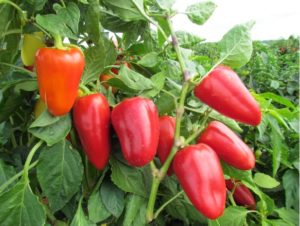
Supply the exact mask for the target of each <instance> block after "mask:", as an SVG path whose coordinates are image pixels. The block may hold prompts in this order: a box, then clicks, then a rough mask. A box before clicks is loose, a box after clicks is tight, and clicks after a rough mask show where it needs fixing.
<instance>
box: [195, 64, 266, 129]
mask: <svg viewBox="0 0 300 226" xmlns="http://www.w3.org/2000/svg"><path fill="white" fill-rule="evenodd" d="M194 94H195V96H196V97H197V98H199V99H200V100H201V101H202V102H203V103H205V104H207V105H208V106H210V107H211V108H213V109H215V110H216V111H218V112H220V113H221V114H223V115H225V116H227V117H229V118H232V119H234V120H237V121H239V122H242V123H246V124H249V125H252V126H257V125H258V124H259V123H260V122H261V111H260V108H259V105H258V104H257V102H256V101H255V99H254V98H253V96H252V95H251V94H250V92H249V91H248V90H247V88H246V87H245V85H244V84H243V82H242V81H241V79H240V78H239V76H238V75H237V74H236V73H235V72H234V71H233V70H231V69H230V68H229V67H225V66H218V67H216V68H215V69H214V70H213V71H212V72H211V73H210V74H208V76H207V77H205V78H204V79H203V81H202V82H201V83H200V84H199V85H197V86H196V87H195V90H194Z"/></svg>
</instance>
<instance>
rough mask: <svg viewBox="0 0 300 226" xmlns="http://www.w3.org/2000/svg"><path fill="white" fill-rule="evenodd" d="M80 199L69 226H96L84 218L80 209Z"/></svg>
mask: <svg viewBox="0 0 300 226" xmlns="http://www.w3.org/2000/svg"><path fill="white" fill-rule="evenodd" d="M81 202H82V199H80V201H79V204H78V209H77V211H76V214H75V216H74V218H73V220H72V222H71V226H96V224H95V223H93V222H91V221H90V220H89V219H87V217H86V216H85V214H84V212H83V209H82V207H81Z"/></svg>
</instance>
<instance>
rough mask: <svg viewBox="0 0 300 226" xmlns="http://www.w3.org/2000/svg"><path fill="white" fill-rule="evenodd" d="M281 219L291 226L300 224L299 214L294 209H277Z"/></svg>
mask: <svg viewBox="0 0 300 226" xmlns="http://www.w3.org/2000/svg"><path fill="white" fill-rule="evenodd" d="M275 212H277V213H278V215H279V217H280V218H281V219H283V220H284V221H286V222H288V223H290V224H291V225H297V224H298V223H299V213H298V212H296V211H295V210H293V209H286V208H280V209H276V210H275Z"/></svg>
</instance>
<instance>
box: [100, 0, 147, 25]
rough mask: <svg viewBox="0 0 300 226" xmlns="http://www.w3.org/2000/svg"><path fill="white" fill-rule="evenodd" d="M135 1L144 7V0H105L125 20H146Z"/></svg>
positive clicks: (106, 4) (107, 5)
mask: <svg viewBox="0 0 300 226" xmlns="http://www.w3.org/2000/svg"><path fill="white" fill-rule="evenodd" d="M134 2H135V3H136V4H137V5H138V6H140V7H141V8H142V6H141V3H142V2H143V1H142V0H133V1H132V0H103V3H104V4H105V6H106V7H107V8H109V9H110V10H112V11H113V12H114V14H115V15H117V16H118V17H119V18H121V19H122V20H124V21H138V20H145V17H144V16H143V15H142V14H141V13H140V11H139V10H138V9H137V6H136V5H135V4H134ZM142 9H143V8H142Z"/></svg>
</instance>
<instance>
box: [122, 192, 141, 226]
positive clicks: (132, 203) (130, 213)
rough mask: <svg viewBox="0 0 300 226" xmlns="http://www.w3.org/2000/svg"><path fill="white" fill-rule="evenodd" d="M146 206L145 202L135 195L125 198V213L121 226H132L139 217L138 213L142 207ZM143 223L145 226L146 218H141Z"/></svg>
mask: <svg viewBox="0 0 300 226" xmlns="http://www.w3.org/2000/svg"><path fill="white" fill-rule="evenodd" d="M146 205H147V200H146V199H145V198H142V197H141V196H138V195H135V194H129V195H128V196H127V204H126V212H125V216H124V221H123V226H132V225H133V222H134V221H137V218H139V217H140V211H141V210H142V208H143V207H142V206H146ZM143 219H144V221H143V223H142V224H139V225H144V224H146V217H145V216H144V217H143Z"/></svg>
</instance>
